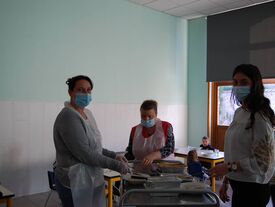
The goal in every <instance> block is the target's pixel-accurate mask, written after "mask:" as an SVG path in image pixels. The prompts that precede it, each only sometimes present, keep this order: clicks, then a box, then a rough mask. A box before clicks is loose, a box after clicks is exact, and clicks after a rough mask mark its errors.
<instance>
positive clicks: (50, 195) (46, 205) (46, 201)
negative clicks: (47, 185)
mask: <svg viewBox="0 0 275 207" xmlns="http://www.w3.org/2000/svg"><path fill="white" fill-rule="evenodd" d="M51 194H52V190H51V191H50V193H49V195H48V197H47V200H46V202H45V204H44V207H46V206H47V204H48V201H49V199H50V197H51Z"/></svg>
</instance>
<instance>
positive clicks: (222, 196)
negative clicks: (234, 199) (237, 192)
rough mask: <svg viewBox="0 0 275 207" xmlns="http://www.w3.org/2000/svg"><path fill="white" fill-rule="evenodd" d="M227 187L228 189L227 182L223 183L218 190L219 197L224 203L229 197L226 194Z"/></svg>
mask: <svg viewBox="0 0 275 207" xmlns="http://www.w3.org/2000/svg"><path fill="white" fill-rule="evenodd" d="M227 189H228V184H227V183H223V184H222V186H221V188H220V191H219V194H220V199H221V200H222V201H223V202H224V203H225V202H228V201H229V200H230V199H229V196H228V194H227Z"/></svg>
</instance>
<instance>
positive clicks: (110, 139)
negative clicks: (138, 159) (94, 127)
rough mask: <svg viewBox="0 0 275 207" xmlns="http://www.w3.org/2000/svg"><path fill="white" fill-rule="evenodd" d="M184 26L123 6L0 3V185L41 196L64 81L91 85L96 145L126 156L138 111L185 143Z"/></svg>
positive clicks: (68, 1) (66, 1)
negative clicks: (151, 107)
mask: <svg viewBox="0 0 275 207" xmlns="http://www.w3.org/2000/svg"><path fill="white" fill-rule="evenodd" d="M186 27H187V22H186V21H184V20H180V19H178V18H176V17H172V16H169V15H166V14H163V13H160V12H156V11H154V10H151V9H148V8H144V7H141V6H138V5H135V4H132V3H129V2H128V1H124V0H116V1H114V0H93V1H85V0H79V1H75V0H58V1H57V0H47V1H44V0H24V1H21V0H1V1H0V28H1V30H0V181H1V182H2V183H3V185H5V186H7V187H8V188H9V189H10V190H11V191H13V192H14V193H15V194H16V196H21V195H26V194H32V193H38V192H43V191H46V190H47V189H48V181H47V174H46V173H47V170H48V169H51V164H52V162H53V161H54V159H55V149H54V146H53V140H52V139H53V138H52V126H53V123H54V120H55V117H56V116H57V114H58V112H59V111H60V109H61V108H62V105H63V102H64V101H65V100H66V99H68V95H67V87H66V85H65V81H66V79H67V78H69V77H71V76H73V75H78V74H85V75H88V76H90V77H91V78H92V80H93V81H94V84H95V87H94V91H93V98H94V99H93V100H94V101H93V104H92V106H91V109H92V110H93V111H94V114H95V116H96V119H97V121H98V125H99V128H100V130H101V132H102V134H103V136H104V140H103V145H104V146H105V147H106V148H109V149H111V150H114V151H121V150H124V149H125V147H126V145H127V143H128V137H129V133H130V130H131V127H132V126H133V125H135V124H137V123H138V122H139V119H140V118H139V113H138V112H139V106H140V104H141V103H142V101H143V100H145V99H148V98H150V99H156V100H157V101H158V103H159V117H160V118H162V119H164V120H167V121H170V122H171V123H172V124H173V126H174V133H175V137H176V145H177V146H182V145H185V144H186V141H187V123H186V120H187V100H186V99H187V92H186V91H187V88H186V84H187V75H186V74H187V69H186V67H187V66H186V65H187V64H186V60H187V53H186V41H187V34H186V33H187V30H186Z"/></svg>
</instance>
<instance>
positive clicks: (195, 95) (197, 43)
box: [187, 18, 208, 147]
mask: <svg viewBox="0 0 275 207" xmlns="http://www.w3.org/2000/svg"><path fill="white" fill-rule="evenodd" d="M206 25H207V22H206V19H205V18H199V19H194V20H190V21H188V87H187V89H188V96H187V97H188V98H187V100H188V119H187V120H188V145H190V146H197V147H198V146H199V144H200V143H201V138H202V136H205V135H207V100H208V90H207V82H206V41H207V38H206V37H207V30H206V29H207V26H206Z"/></svg>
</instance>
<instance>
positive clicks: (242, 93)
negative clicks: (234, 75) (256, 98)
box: [232, 86, 250, 102]
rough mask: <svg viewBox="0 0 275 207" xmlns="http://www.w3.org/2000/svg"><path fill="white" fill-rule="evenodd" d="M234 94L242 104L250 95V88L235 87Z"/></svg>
mask: <svg viewBox="0 0 275 207" xmlns="http://www.w3.org/2000/svg"><path fill="white" fill-rule="evenodd" d="M232 91H233V94H234V96H235V97H236V98H237V100H238V101H239V102H242V101H243V100H244V99H245V98H246V97H247V96H248V95H249V93H250V86H234V87H233V89H232Z"/></svg>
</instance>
